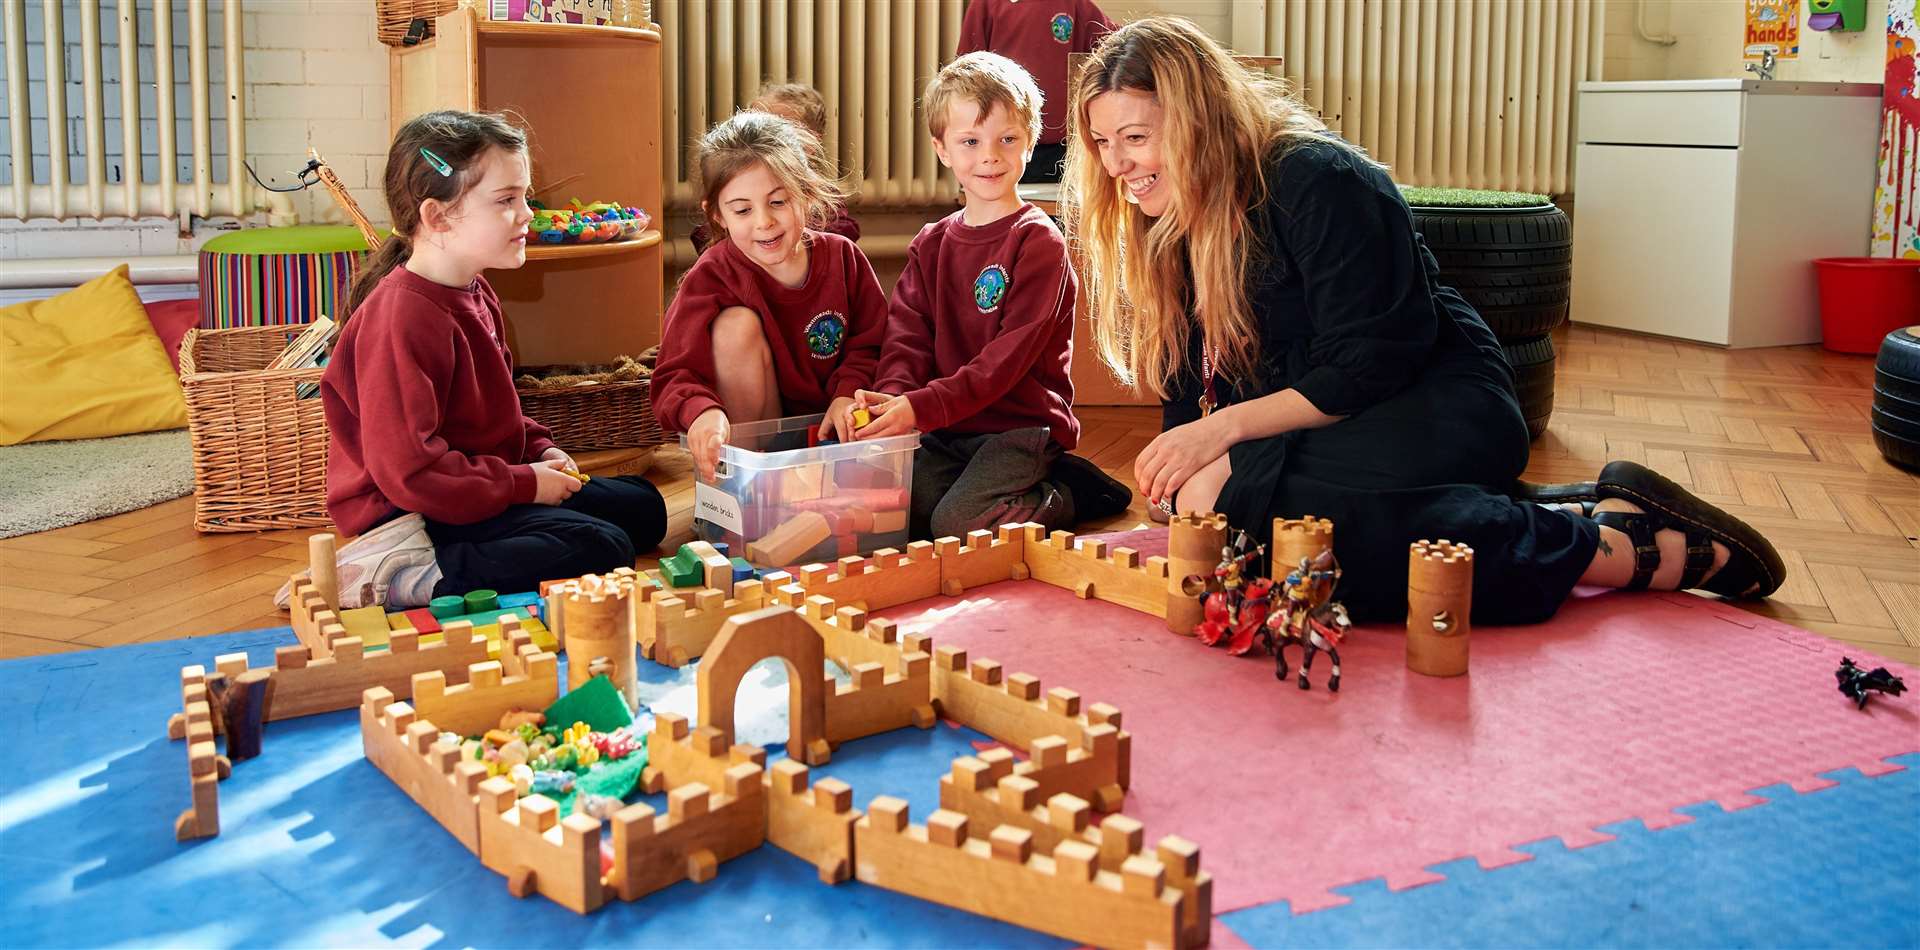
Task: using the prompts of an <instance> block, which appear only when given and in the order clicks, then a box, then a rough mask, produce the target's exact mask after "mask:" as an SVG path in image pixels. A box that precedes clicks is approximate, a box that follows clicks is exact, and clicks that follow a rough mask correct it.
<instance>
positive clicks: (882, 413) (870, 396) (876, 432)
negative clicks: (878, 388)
mask: <svg viewBox="0 0 1920 950" xmlns="http://www.w3.org/2000/svg"><path fill="white" fill-rule="evenodd" d="M853 398H854V400H855V401H856V403H857V404H858V405H859V407H860V408H862V409H865V410H867V411H868V412H871V413H873V421H872V422H869V423H867V424H866V425H865V426H864V427H862V428H861V429H860V431H859V432H858V433H855V436H854V437H855V438H859V439H884V438H886V437H887V436H890V435H906V434H907V433H909V432H912V431H913V426H914V422H915V419H914V417H913V403H910V402H908V401H907V397H905V396H889V395H887V394H886V393H876V392H869V391H867V390H864V389H862V390H860V391H859V392H857V393H854V396H853Z"/></svg>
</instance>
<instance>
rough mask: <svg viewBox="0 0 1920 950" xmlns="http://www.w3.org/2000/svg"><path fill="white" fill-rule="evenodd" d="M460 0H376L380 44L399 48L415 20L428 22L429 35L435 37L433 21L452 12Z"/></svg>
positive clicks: (375, 11) (375, 10)
mask: <svg viewBox="0 0 1920 950" xmlns="http://www.w3.org/2000/svg"><path fill="white" fill-rule="evenodd" d="M459 5H460V0H374V5H373V6H374V16H375V17H376V18H377V20H378V27H377V28H376V32H377V33H378V35H379V37H380V42H382V43H385V44H387V45H388V46H399V45H401V44H400V41H401V40H403V39H405V38H406V35H407V26H408V24H410V23H412V22H413V21H414V20H415V19H425V20H426V21H427V35H428V36H432V35H433V21H434V20H437V19H439V18H440V17H442V16H444V15H446V14H447V13H450V12H452V10H453V8H454V7H457V6H459Z"/></svg>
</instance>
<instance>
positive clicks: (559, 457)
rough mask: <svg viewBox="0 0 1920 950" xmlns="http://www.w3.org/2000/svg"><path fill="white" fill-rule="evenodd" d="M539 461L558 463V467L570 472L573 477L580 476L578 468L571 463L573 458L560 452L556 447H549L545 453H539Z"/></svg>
mask: <svg viewBox="0 0 1920 950" xmlns="http://www.w3.org/2000/svg"><path fill="white" fill-rule="evenodd" d="M540 461H542V462H559V463H561V465H560V467H561V469H562V470H564V471H568V472H572V473H573V474H575V475H578V474H580V466H579V465H578V464H576V463H575V462H574V461H573V456H571V455H568V454H567V453H566V452H564V451H562V450H561V448H560V447H559V446H557V445H555V446H550V447H548V449H547V450H546V451H545V452H542V453H540Z"/></svg>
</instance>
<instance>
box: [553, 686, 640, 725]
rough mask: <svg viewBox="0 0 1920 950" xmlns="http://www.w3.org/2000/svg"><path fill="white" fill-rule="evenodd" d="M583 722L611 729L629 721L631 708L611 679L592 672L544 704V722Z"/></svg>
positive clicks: (570, 723) (567, 723) (566, 723)
mask: <svg viewBox="0 0 1920 950" xmlns="http://www.w3.org/2000/svg"><path fill="white" fill-rule="evenodd" d="M576 722H584V723H586V724H587V728H589V729H592V730H593V731H595V732H612V731H613V730H615V729H618V728H620V727H621V726H625V725H629V724H631V723H632V722H633V710H631V709H628V708H627V698H626V697H625V696H622V695H620V690H619V689H617V688H615V686H614V685H613V681H612V680H610V679H607V678H606V677H605V676H596V677H594V678H593V679H590V680H588V681H586V682H584V683H581V684H580V685H579V686H576V687H574V688H573V689H570V690H568V691H567V694H566V695H564V696H562V697H560V698H559V699H557V700H555V701H554V703H553V705H551V706H548V707H547V725H549V726H552V727H554V728H556V729H565V728H567V727H569V726H571V725H573V724H574V723H576Z"/></svg>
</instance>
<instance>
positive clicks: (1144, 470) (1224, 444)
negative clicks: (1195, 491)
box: [1133, 416, 1233, 505]
mask: <svg viewBox="0 0 1920 950" xmlns="http://www.w3.org/2000/svg"><path fill="white" fill-rule="evenodd" d="M1230 448H1233V434H1232V432H1231V431H1230V430H1229V429H1228V428H1227V427H1226V426H1225V425H1223V424H1222V423H1221V422H1220V420H1219V418H1218V417H1217V416H1208V417H1206V418H1202V419H1199V420H1196V421H1194V422H1189V423H1187V424H1186V425H1179V426H1174V427H1173V428H1171V429H1168V430H1167V431H1165V432H1162V433H1160V434H1159V435H1158V436H1156V437H1154V440H1153V441H1152V442H1149V443H1147V447H1146V448H1145V449H1143V450H1142V451H1141V452H1140V456H1139V457H1138V458H1136V459H1134V460H1133V477H1134V484H1136V485H1138V486H1139V487H1140V491H1141V493H1143V494H1145V495H1146V496H1147V501H1149V502H1151V503H1153V504H1156V505H1157V504H1159V503H1160V502H1161V501H1162V500H1163V499H1171V498H1172V497H1173V494H1174V492H1177V491H1179V490H1180V486H1182V485H1184V484H1186V483H1187V479H1189V478H1192V477H1193V476H1194V473H1196V472H1198V471H1200V470H1201V469H1203V468H1206V467H1207V466H1208V465H1211V464H1213V463H1214V462H1215V461H1216V460H1218V459H1219V458H1220V457H1221V456H1224V455H1226V454H1227V450H1228V449H1230Z"/></svg>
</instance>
